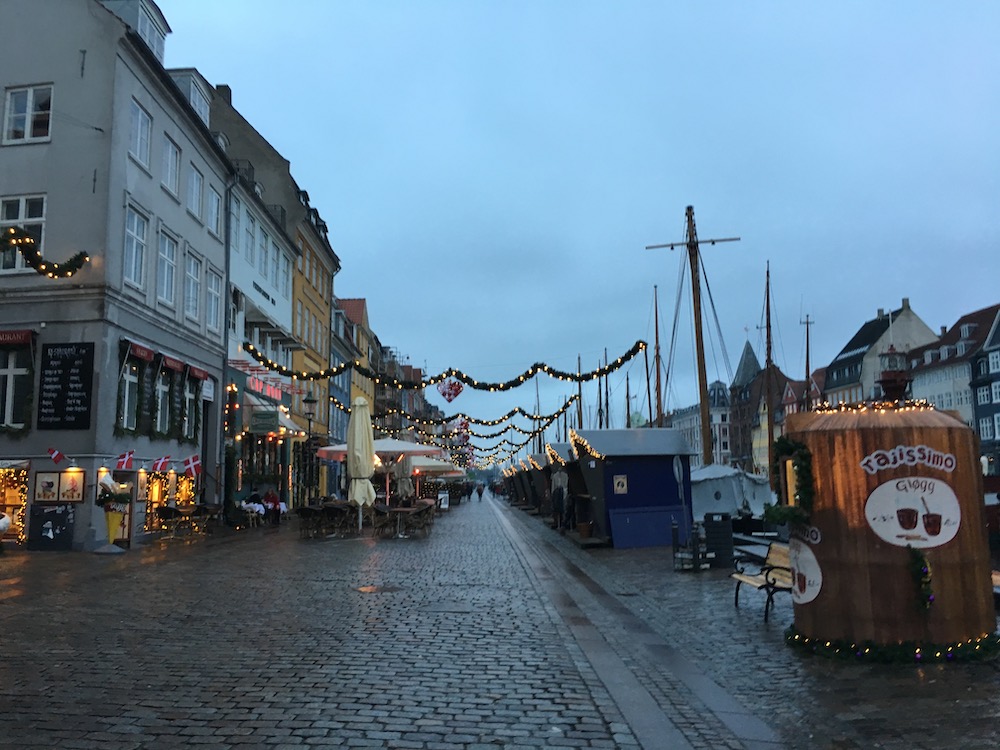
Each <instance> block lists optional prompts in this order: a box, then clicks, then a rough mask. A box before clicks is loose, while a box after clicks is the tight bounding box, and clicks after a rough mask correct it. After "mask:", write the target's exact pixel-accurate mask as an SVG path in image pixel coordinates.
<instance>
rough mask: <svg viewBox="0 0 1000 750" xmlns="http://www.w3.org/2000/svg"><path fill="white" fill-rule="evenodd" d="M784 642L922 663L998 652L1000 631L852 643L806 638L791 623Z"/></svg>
mask: <svg viewBox="0 0 1000 750" xmlns="http://www.w3.org/2000/svg"><path fill="white" fill-rule="evenodd" d="M785 643H786V644H787V645H789V646H791V647H793V648H797V649H800V650H801V651H803V652H804V653H807V654H815V655H816V656H824V657H826V658H828V659H841V660H844V661H859V662H879V663H882V664H914V663H916V664H922V663H925V662H945V663H947V662H958V661H982V660H986V659H992V658H994V657H996V656H998V655H1000V635H998V634H996V633H990V634H988V635H987V634H983V635H982V636H980V637H979V638H969V639H968V640H965V641H958V642H956V643H918V642H916V641H905V642H903V643H889V644H877V643H874V642H872V641H865V642H863V643H852V642H850V641H846V640H833V641H828V640H824V639H822V638H807V637H806V636H804V635H802V634H801V633H799V632H798V631H797V630H796V629H795V626H794V625H791V626H789V627H788V629H787V630H786V631H785Z"/></svg>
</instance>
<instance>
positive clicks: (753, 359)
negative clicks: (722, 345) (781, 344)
mask: <svg viewBox="0 0 1000 750" xmlns="http://www.w3.org/2000/svg"><path fill="white" fill-rule="evenodd" d="M758 372H760V362H759V361H758V360H757V355H756V354H754V353H753V347H752V346H750V342H749V341H747V342H746V344H744V345H743V354H741V355H740V364H739V365H738V366H737V368H736V375H735V377H733V385H732V387H733V388H743V387H744V386H745V385H747V384H748V383H750V382H751V381H752V380H753V379H754V376H756V375H757V373H758Z"/></svg>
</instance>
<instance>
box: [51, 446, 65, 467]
mask: <svg viewBox="0 0 1000 750" xmlns="http://www.w3.org/2000/svg"><path fill="white" fill-rule="evenodd" d="M49 455H50V456H52V460H53V462H55V463H59V462H60V461H62V460H63V459H64V458H66V454H65V453H63V452H62V451H60V450H56V449H55V448H49Z"/></svg>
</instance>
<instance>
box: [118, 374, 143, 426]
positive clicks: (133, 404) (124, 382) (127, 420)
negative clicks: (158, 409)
mask: <svg viewBox="0 0 1000 750" xmlns="http://www.w3.org/2000/svg"><path fill="white" fill-rule="evenodd" d="M120 401H121V405H122V412H121V414H119V415H118V424H119V425H120V426H121V427H123V428H124V429H126V430H134V429H135V427H136V415H137V414H138V412H139V364H138V363H137V362H135V361H133V360H128V361H126V362H125V366H124V367H123V368H122V378H121V398H120Z"/></svg>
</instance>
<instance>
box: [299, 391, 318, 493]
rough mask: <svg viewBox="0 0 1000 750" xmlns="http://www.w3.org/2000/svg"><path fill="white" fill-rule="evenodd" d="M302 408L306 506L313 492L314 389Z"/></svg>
mask: <svg viewBox="0 0 1000 750" xmlns="http://www.w3.org/2000/svg"><path fill="white" fill-rule="evenodd" d="M302 406H303V408H304V409H305V415H306V425H307V427H306V462H307V463H306V497H305V500H306V504H307V505H308V504H309V493H310V492H311V491H312V468H313V456H312V439H313V417H315V416H316V397H315V396H313V393H312V389H310V390H309V392H308V393H306V397H305V398H304V399H302Z"/></svg>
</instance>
